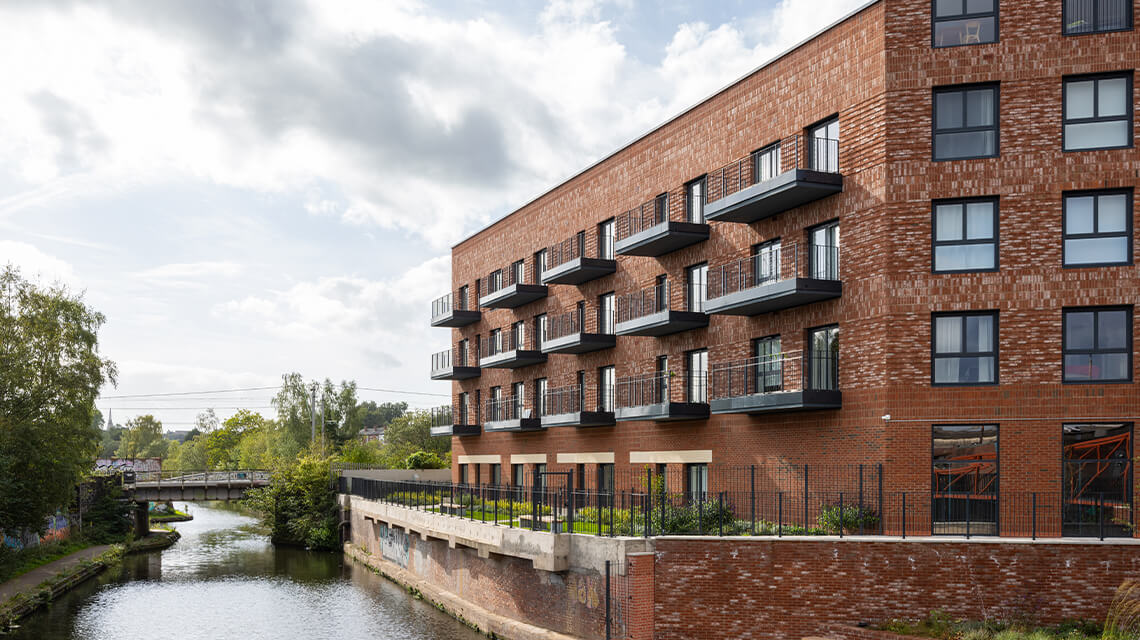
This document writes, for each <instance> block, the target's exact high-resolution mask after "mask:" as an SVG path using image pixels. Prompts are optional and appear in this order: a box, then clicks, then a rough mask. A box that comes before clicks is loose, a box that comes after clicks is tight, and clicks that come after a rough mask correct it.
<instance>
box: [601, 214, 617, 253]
mask: <svg viewBox="0 0 1140 640" xmlns="http://www.w3.org/2000/svg"><path fill="white" fill-rule="evenodd" d="M598 257H599V258H602V259H603V260H613V259H614V219H613V218H610V219H609V220H606V221H604V222H602V223H601V224H599V225H598Z"/></svg>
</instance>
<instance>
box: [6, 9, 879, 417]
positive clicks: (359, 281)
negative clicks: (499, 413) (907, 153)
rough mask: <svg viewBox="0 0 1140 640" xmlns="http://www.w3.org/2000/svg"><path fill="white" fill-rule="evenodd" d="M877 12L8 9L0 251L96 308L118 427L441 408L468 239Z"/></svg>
mask: <svg viewBox="0 0 1140 640" xmlns="http://www.w3.org/2000/svg"><path fill="white" fill-rule="evenodd" d="M864 3H865V0H756V1H753V2H744V1H742V0H719V1H717V2H707V3H697V2H672V1H659V2H658V1H644V0H612V1H604V0H550V1H548V2H525V1H518V2H492V1H490V0H440V1H438V2H417V1H402V0H393V1H383V0H381V1H376V0H360V1H353V0H307V1H306V0H196V1H193V2H190V1H186V0H4V2H2V3H0V60H3V61H4V69H5V72H4V82H2V83H0V114H2V117H0V264H5V263H10V264H14V265H16V266H17V267H19V268H20V269H21V271H22V273H23V274H24V276H25V277H29V278H32V279H35V280H37V281H39V282H41V283H44V284H51V283H60V284H63V285H66V286H67V287H68V288H69V289H71V290H72V291H74V292H76V293H81V294H82V295H83V296H84V300H85V301H86V302H87V303H88V304H89V305H91V306H92V307H94V308H95V309H97V310H99V311H100V312H102V313H103V314H105V315H106V317H107V322H106V324H105V326H104V327H103V329H102V331H101V332H100V350H101V352H102V354H103V355H104V356H105V357H108V358H110V359H112V360H114V361H115V362H116V363H117V365H118V369H119V376H118V383H117V386H114V387H112V386H109V385H108V386H107V387H105V388H104V389H103V390H102V396H101V398H100V399H99V401H98V402H97V406H98V407H99V408H100V409H101V410H102V412H103V414H104V415H106V414H107V413H108V410H110V411H113V416H114V421H115V423H117V424H124V423H125V422H126V421H127V420H128V419H130V418H131V417H133V416H136V415H141V414H147V413H150V414H154V415H155V416H156V417H158V418H159V419H160V420H162V421H163V423H164V425H165V427H166V428H167V429H168V430H171V429H188V428H190V427H191V426H192V423H193V421H194V419H195V416H196V415H197V413H199V412H200V411H201V410H202V409H204V408H206V407H214V408H215V409H216V411H217V413H218V415H219V416H222V417H223V418H224V417H225V416H227V415H229V414H230V413H232V412H233V411H234V410H235V409H236V408H237V407H248V408H251V409H254V410H260V411H261V412H262V413H264V414H266V415H272V414H273V411H272V409H271V406H270V402H269V400H270V398H271V397H272V396H273V390H272V387H274V386H276V385H279V383H280V378H281V375H282V374H284V373H287V372H292V371H296V372H299V373H301V374H302V375H303V376H304V377H305V378H306V379H309V380H317V379H324V378H331V379H333V380H334V381H340V380H355V381H356V382H357V384H358V385H359V386H360V387H362V388H366V389H369V390H367V391H361V392H360V398H361V399H362V400H374V401H377V402H385V401H406V402H408V403H409V405H411V406H413V407H428V406H434V405H438V404H445V403H447V402H448V399H447V398H448V394H449V383H445V382H431V381H430V380H429V379H428V369H429V362H430V360H429V358H430V354H431V353H433V352H436V351H441V350H443V349H446V348H447V347H448V341H449V338H450V334H449V331H448V330H445V329H432V328H430V327H429V326H428V319H429V315H430V302H431V300H432V299H434V298H436V297H439V296H441V295H443V294H445V293H446V292H447V291H448V289H449V284H450V283H449V281H450V258H449V247H450V246H451V245H453V244H454V243H456V242H457V241H459V240H461V239H462V238H464V237H466V236H467V235H470V234H471V233H473V232H474V231H476V230H478V229H479V228H481V227H483V226H485V225H486V224H488V223H489V222H491V221H493V220H496V219H498V218H501V217H502V216H504V215H506V214H508V213H510V212H511V211H513V210H515V209H517V208H518V207H520V206H522V205H523V204H525V203H526V202H528V201H529V200H531V199H533V198H534V197H536V196H537V195H539V194H541V193H543V192H545V191H547V190H549V189H550V188H551V187H553V186H555V185H557V184H559V183H560V182H562V181H563V180H565V179H566V178H568V177H570V176H572V175H574V174H575V173H576V172H578V171H580V170H582V169H583V168H585V167H586V166H588V165H590V164H591V163H593V162H596V161H597V160H599V159H601V158H604V157H605V156H606V155H608V154H610V153H612V152H613V151H615V150H617V149H619V148H620V147H621V146H623V145H624V144H626V143H628V142H629V141H631V140H632V139H634V138H636V137H638V136H640V135H642V134H644V133H645V132H647V131H649V130H651V129H652V128H654V127H656V126H658V125H660V124H662V123H663V122H665V121H666V120H668V119H669V118H671V117H672V116H675V115H676V114H678V113H680V112H682V111H684V110H685V109H687V108H689V107H691V106H692V105H694V104H696V103H698V102H700V101H702V100H704V99H705V98H707V97H709V96H710V95H712V94H713V93H714V92H716V91H717V90H719V89H721V88H723V87H724V86H725V85H727V84H729V83H730V82H732V81H734V80H736V79H738V78H740V77H742V76H743V75H745V74H747V73H748V72H750V71H751V70H753V69H755V68H756V67H758V66H760V65H762V64H763V63H765V62H767V61H768V60H770V59H772V58H773V57H775V56H776V55H778V54H780V53H782V52H783V51H785V50H787V49H788V48H789V47H791V46H793V45H795V44H797V43H798V42H800V41H802V40H804V39H805V38H807V37H808V36H810V35H812V34H814V33H816V32H818V31H819V30H821V29H823V28H824V27H826V26H828V25H830V24H831V23H833V22H834V21H836V20H838V19H839V18H841V17H843V16H844V15H846V14H848V13H849V12H851V11H852V10H854V9H856V8H858V7H859V6H861V5H862V4H864ZM224 389H253V390H250V391H238V392H230V393H210V394H199V393H192V394H191V393H189V392H200V391H207V390H210V391H215V390H224ZM378 389H383V390H385V391H377V390H378ZM396 392H399V393H396ZM152 394H186V395H165V396H155V395H152ZM433 394H435V395H433ZM121 396H133V397H121ZM144 396H145V397H144Z"/></svg>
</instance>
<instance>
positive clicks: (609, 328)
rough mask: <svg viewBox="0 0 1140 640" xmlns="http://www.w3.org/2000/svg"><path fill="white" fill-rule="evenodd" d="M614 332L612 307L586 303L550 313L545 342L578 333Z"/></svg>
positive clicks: (547, 320)
mask: <svg viewBox="0 0 1140 640" xmlns="http://www.w3.org/2000/svg"><path fill="white" fill-rule="evenodd" d="M613 332H614V310H613V309H612V308H605V307H601V306H595V305H585V306H582V307H579V308H575V309H571V310H569V311H563V312H560V313H553V314H550V315H548V316H547V318H546V335H545V336H544V342H549V341H551V340H557V339H558V338H564V337H566V336H569V335H573V334H576V333H595V334H612V333H613Z"/></svg>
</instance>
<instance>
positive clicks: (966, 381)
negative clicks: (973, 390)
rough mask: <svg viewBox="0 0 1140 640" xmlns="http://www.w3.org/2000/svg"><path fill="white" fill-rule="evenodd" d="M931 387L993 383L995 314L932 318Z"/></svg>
mask: <svg viewBox="0 0 1140 640" xmlns="http://www.w3.org/2000/svg"><path fill="white" fill-rule="evenodd" d="M933 342H934V357H933V363H932V367H931V369H932V380H931V382H932V383H933V384H938V385H976V384H996V383H997V379H998V377H997V371H998V358H997V313H995V312H984V313H952V314H951V313H947V314H937V315H935V316H934V337H933Z"/></svg>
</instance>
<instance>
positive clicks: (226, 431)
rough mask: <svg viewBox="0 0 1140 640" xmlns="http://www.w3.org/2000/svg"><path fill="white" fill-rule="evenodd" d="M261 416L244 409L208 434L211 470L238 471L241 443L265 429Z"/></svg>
mask: <svg viewBox="0 0 1140 640" xmlns="http://www.w3.org/2000/svg"><path fill="white" fill-rule="evenodd" d="M265 426H266V425H265V418H263V417H261V414H259V413H255V412H253V411H249V410H247V409H242V410H240V411H238V412H237V413H235V414H234V415H232V416H230V417H229V418H227V419H226V421H225V422H224V423H223V424H222V426H221V427H220V428H217V429H215V430H213V431H211V432H209V433H207V434H206V436H205V437H206V456H207V461H208V464H209V466H210V468H211V469H237V468H238V463H239V460H240V454H241V451H240V446H241V441H242V440H243V439H244V438H245V437H246V436H247V435H252V434H253V432H255V431H258V430H261V429H264V428H265Z"/></svg>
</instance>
